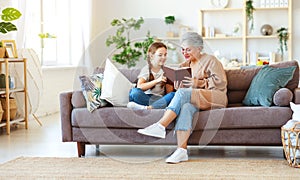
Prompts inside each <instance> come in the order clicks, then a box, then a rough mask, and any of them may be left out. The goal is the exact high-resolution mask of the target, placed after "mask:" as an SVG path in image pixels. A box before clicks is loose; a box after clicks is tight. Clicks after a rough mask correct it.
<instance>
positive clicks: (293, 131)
mask: <svg viewBox="0 0 300 180" xmlns="http://www.w3.org/2000/svg"><path fill="white" fill-rule="evenodd" d="M281 140H282V145H283V150H284V153H285V157H286V159H287V161H288V163H289V165H290V166H291V167H296V168H300V122H299V121H296V120H289V121H288V122H287V123H286V124H285V125H284V126H282V127H281Z"/></svg>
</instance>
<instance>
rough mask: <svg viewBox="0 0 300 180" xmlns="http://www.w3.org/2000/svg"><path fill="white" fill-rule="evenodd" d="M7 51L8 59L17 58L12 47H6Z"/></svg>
mask: <svg viewBox="0 0 300 180" xmlns="http://www.w3.org/2000/svg"><path fill="white" fill-rule="evenodd" d="M5 50H6V55H7V57H8V58H14V57H15V56H14V53H13V50H12V48H11V47H6V48H5Z"/></svg>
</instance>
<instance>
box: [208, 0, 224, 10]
mask: <svg viewBox="0 0 300 180" xmlns="http://www.w3.org/2000/svg"><path fill="white" fill-rule="evenodd" d="M210 2H211V5H213V6H214V7H216V8H225V7H226V6H227V5H228V0H211V1H210Z"/></svg>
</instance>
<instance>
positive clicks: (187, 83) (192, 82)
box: [182, 76, 198, 87]
mask: <svg viewBox="0 0 300 180" xmlns="http://www.w3.org/2000/svg"><path fill="white" fill-rule="evenodd" d="M197 82H198V80H197V79H196V78H192V77H187V76H186V77H184V80H182V84H183V86H184V87H197Z"/></svg>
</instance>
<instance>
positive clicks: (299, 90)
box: [294, 87, 300, 104]
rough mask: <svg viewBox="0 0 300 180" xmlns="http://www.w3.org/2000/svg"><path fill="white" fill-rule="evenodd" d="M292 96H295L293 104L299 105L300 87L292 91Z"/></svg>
mask: <svg viewBox="0 0 300 180" xmlns="http://www.w3.org/2000/svg"><path fill="white" fill-rule="evenodd" d="M294 96H295V98H294V103H295V104H300V87H298V88H296V89H295V90H294Z"/></svg>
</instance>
